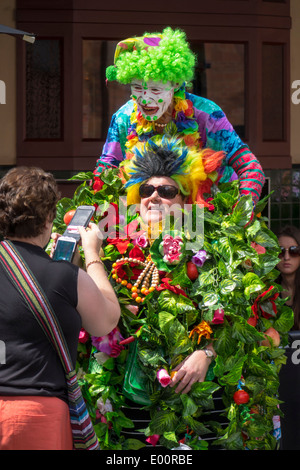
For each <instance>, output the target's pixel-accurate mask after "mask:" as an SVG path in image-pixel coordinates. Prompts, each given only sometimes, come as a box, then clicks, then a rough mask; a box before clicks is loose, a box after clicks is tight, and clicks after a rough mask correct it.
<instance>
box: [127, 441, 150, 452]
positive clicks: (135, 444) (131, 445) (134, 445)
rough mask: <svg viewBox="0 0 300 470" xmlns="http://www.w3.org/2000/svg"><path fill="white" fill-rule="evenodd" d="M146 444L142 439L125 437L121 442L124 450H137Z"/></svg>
mask: <svg viewBox="0 0 300 470" xmlns="http://www.w3.org/2000/svg"><path fill="white" fill-rule="evenodd" d="M145 445H146V444H144V443H143V442H142V441H139V440H138V439H126V440H125V441H124V443H123V449H124V450H139V449H142V448H143V447H145Z"/></svg>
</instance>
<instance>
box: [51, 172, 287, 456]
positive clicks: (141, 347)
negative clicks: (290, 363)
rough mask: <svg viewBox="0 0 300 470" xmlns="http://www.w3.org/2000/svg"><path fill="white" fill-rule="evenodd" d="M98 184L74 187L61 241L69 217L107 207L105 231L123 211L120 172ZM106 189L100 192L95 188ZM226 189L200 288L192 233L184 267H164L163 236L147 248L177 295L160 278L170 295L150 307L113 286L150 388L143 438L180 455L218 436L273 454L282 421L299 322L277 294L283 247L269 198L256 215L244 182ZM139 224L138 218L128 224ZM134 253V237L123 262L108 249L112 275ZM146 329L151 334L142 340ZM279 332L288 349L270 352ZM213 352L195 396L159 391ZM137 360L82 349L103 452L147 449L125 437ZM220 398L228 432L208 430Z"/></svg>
mask: <svg viewBox="0 0 300 470" xmlns="http://www.w3.org/2000/svg"><path fill="white" fill-rule="evenodd" d="M97 178H98V179H97ZM97 178H96V177H95V176H94V175H93V174H90V173H87V174H80V175H76V176H75V177H74V179H81V180H82V181H83V182H82V184H81V185H80V186H79V187H78V188H77V190H76V191H75V194H74V197H73V198H72V199H66V198H65V199H62V200H61V201H60V202H59V204H58V208H57V218H56V220H55V229H56V230H57V231H59V232H61V233H62V232H63V231H64V228H65V227H64V224H63V216H64V214H65V212H66V211H68V210H70V209H73V208H76V207H77V206H78V205H81V204H93V205H97V206H98V207H101V210H100V211H97V215H96V217H95V222H98V221H100V220H102V219H103V218H104V217H105V210H107V209H108V205H109V204H110V203H114V204H117V203H118V199H119V195H121V194H124V189H123V186H122V181H121V179H120V178H119V175H118V170H113V169H110V170H105V171H103V173H102V174H101V178H100V177H97ZM90 180H92V182H91V181H90ZM99 180H101V184H100V187H99V186H98V188H97V191H96V190H94V185H95V183H99ZM219 189H220V190H216V191H215V194H214V199H213V201H212V204H213V206H214V209H213V210H212V211H210V210H208V209H205V211H204V243H203V250H205V251H206V255H207V258H206V261H205V263H204V264H203V266H202V267H201V268H198V272H199V276H198V278H197V279H196V280H195V281H193V282H192V281H191V280H190V279H189V278H188V276H187V270H186V263H187V261H189V260H190V259H191V258H192V256H193V254H194V253H193V251H192V250H191V249H190V248H189V249H187V247H186V246H187V245H186V241H187V240H188V241H189V242H191V241H193V240H190V238H189V236H188V234H186V233H185V232H184V229H183V232H182V234H181V236H182V239H183V242H184V246H183V248H182V251H183V254H184V256H183V257H182V258H181V260H180V262H179V263H178V264H177V265H172V266H170V265H166V263H165V261H163V259H162V256H161V253H160V252H159V244H160V242H161V240H162V235H160V237H159V238H158V239H157V240H155V241H154V243H153V244H152V246H151V247H150V248H149V245H148V246H147V247H146V248H145V249H143V252H144V255H145V257H146V256H148V255H149V254H151V257H152V260H153V261H154V262H155V264H156V265H157V266H158V267H159V269H160V270H164V271H165V273H167V275H168V285H166V284H164V283H163V282H162V278H163V275H161V283H162V284H161V286H163V288H162V289H157V290H155V291H154V292H152V293H150V294H149V295H147V297H146V300H145V301H144V302H143V303H141V304H135V301H134V300H133V299H132V298H131V292H130V290H128V289H127V288H126V287H125V286H123V285H121V284H120V283H118V282H116V279H113V278H112V277H110V279H111V282H112V284H113V286H114V288H115V291H116V293H117V295H118V298H119V302H120V305H121V310H122V317H121V321H120V324H119V329H120V332H121V334H122V335H123V337H125V338H127V337H129V336H130V335H134V337H135V338H136V339H135V341H137V344H138V364H139V367H140V371H141V374H142V375H143V376H144V377H146V378H147V381H148V383H149V387H148V391H149V404H148V405H146V406H145V408H146V409H147V410H149V412H150V415H151V421H150V424H149V427H148V428H147V429H144V430H142V431H143V432H142V436H143V435H144V436H145V437H149V436H151V435H156V434H157V435H160V443H161V444H162V445H163V446H165V447H167V448H173V447H177V445H178V441H179V440H180V439H182V438H184V439H185V442H186V443H187V444H188V445H189V446H190V447H191V448H193V449H198V450H204V449H207V448H209V444H208V443H207V442H206V441H205V439H204V440H203V439H201V440H199V439H198V436H200V437H201V436H204V435H208V434H211V433H217V436H218V440H217V442H216V443H217V444H219V445H222V446H223V447H224V448H226V449H230V450H242V449H245V448H247V449H265V450H269V449H274V448H275V446H276V439H275V437H274V436H273V418H274V417H275V416H277V415H278V414H280V410H279V409H278V405H279V404H280V401H279V400H278V386H279V379H278V375H279V371H280V368H281V367H282V366H283V365H284V363H285V355H284V348H282V346H285V345H286V344H287V334H288V331H289V330H290V328H291V327H292V325H293V313H292V311H291V309H290V308H289V307H287V306H286V305H285V303H284V300H283V299H281V298H280V296H279V294H280V291H281V287H280V286H279V285H278V284H276V278H277V276H278V272H277V271H276V265H277V263H278V253H279V247H278V243H277V240H276V237H275V235H274V234H273V233H272V232H271V231H270V230H269V229H268V226H267V221H266V220H265V219H262V218H260V217H259V212H260V211H261V210H262V208H263V207H264V204H265V203H266V202H267V198H265V199H264V200H263V201H260V202H259V203H258V205H257V207H256V209H255V210H254V211H253V206H252V200H251V197H250V196H243V197H240V196H239V189H238V183H237V182H234V183H231V184H228V183H227V184H224V185H222V186H221V187H220V188H219ZM136 217H137V215H132V214H131V215H129V217H128V221H131V220H134V219H135V218H136ZM119 230H120V231H121V228H120V226H119ZM123 231H124V227H122V232H123ZM189 245H190V244H189ZM133 247H134V244H133V242H132V239H131V238H130V237H129V238H128V246H127V249H126V251H125V252H124V253H122V254H121V253H120V252H119V251H118V246H117V245H116V244H110V243H108V242H107V240H105V241H104V245H103V255H104V256H103V259H104V261H105V262H106V263H107V271H108V274H109V275H111V267H112V263H114V262H115V261H116V260H117V259H120V258H122V256H129V253H130V251H131V250H132V249H133ZM124 272H125V274H123V278H122V279H123V280H124V279H125V280H129V281H130V280H131V277H132V276H133V268H132V267H129V266H128V265H127V266H124ZM131 306H133V307H134V308H136V309H137V307H138V312H135V313H132V312H131V311H130V310H129V309H128V307H129V308H130V307H131ZM217 310H218V311H223V313H224V316H223V318H222V320H221V321H215V313H216V311H217ZM254 320H255V321H254ZM203 322H204V324H206V325H208V326H209V327H210V328H211V333H210V334H209V336H208V337H206V336H205V335H204V336H200V337H199V338H198V341H197V335H195V338H194V336H193V335H191V332H192V330H193V328H195V327H197V326H199V324H203ZM253 325H255V326H253ZM139 327H142V328H141V329H140V330H139V332H138V333H136V331H137V329H138V328H139ZM270 327H273V328H275V329H276V330H277V331H278V332H279V334H280V336H281V347H277V346H275V345H274V344H273V345H271V346H270V347H266V346H263V345H261V340H262V339H264V332H265V331H266V330H267V329H268V328H270ZM195 331H196V330H195ZM211 342H212V343H213V346H214V349H215V351H216V352H217V354H218V355H217V358H216V360H215V361H214V362H213V364H212V366H211V367H210V369H209V371H208V374H207V377H206V380H205V382H202V383H195V384H194V385H193V386H192V389H191V391H190V392H189V393H188V394H176V393H175V391H174V389H173V388H171V387H165V388H163V387H162V386H161V385H160V383H159V382H158V380H157V378H156V373H157V371H158V370H159V369H160V368H164V369H166V370H167V371H168V372H169V373H171V371H172V370H173V369H174V368H175V367H176V366H177V365H178V364H180V363H181V362H182V361H183V360H184V359H185V358H186V357H187V356H188V355H190V354H191V353H192V352H193V351H194V350H195V349H199V348H203V347H205V346H206V345H207V344H209V343H211ZM128 351H129V349H128V346H125V347H124V348H123V349H121V350H120V354H119V355H114V356H113V355H112V356H105V355H104V354H103V353H99V352H98V351H97V350H96V349H95V347H94V346H92V344H91V339H89V340H88V341H87V343H85V344H82V343H79V347H78V364H77V369H78V373H79V375H80V377H81V379H80V380H81V387H82V391H83V393H84V396H85V398H86V401H87V404H88V406H89V410H90V413H91V416H92V418H93V421H94V423H95V429H96V432H97V435H98V438H99V441H100V443H101V447H102V448H103V449H139V448H140V447H142V446H143V445H144V443H143V442H142V438H141V440H140V441H139V440H135V439H126V438H125V437H124V435H123V433H122V430H123V429H124V428H131V427H132V422H131V420H130V419H129V418H127V417H126V406H127V404H126V399H125V396H124V393H123V392H124V391H123V383H124V377H125V373H126V370H127V365H128V359H129V357H128ZM100 356H101V357H100ZM238 388H243V389H244V390H245V391H247V392H248V394H249V397H250V399H249V402H248V403H247V404H243V405H238V404H236V403H235V402H234V399H233V395H234V392H235V391H236V390H237V389H238ZM217 391H219V392H220V391H221V392H222V399H223V403H224V407H225V409H226V411H225V414H226V416H225V418H226V419H227V425H226V427H225V428H224V427H222V426H220V424H219V423H217V422H214V421H213V419H212V420H210V421H207V420H206V421H205V422H204V421H203V417H204V415H207V413H209V411H210V410H212V409H213V397H214V395H215V393H216V392H217ZM100 398H101V399H102V400H103V401H104V402H105V401H107V400H109V402H110V403H111V404H112V409H113V411H109V412H106V413H105V419H102V418H103V417H102V418H101V419H102V421H101V419H100V418H99V410H98V411H97V409H98V408H99V406H97V402H98V400H99V399H100ZM212 449H213V446H212Z"/></svg>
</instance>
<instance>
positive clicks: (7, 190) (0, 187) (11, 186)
mask: <svg viewBox="0 0 300 470" xmlns="http://www.w3.org/2000/svg"><path fill="white" fill-rule="evenodd" d="M59 197H60V196H59V193H58V188H57V184H56V181H55V179H54V177H53V175H51V174H50V173H46V172H45V171H44V170H42V169H40V168H35V167H24V166H22V167H16V168H13V169H11V170H10V171H8V173H6V175H5V176H4V177H3V178H2V179H1V180H0V233H1V235H2V236H4V237H18V238H29V237H36V236H38V235H40V234H41V233H42V232H43V230H44V228H45V223H46V222H47V220H50V221H53V220H54V218H55V215H56V204H57V202H58V200H59Z"/></svg>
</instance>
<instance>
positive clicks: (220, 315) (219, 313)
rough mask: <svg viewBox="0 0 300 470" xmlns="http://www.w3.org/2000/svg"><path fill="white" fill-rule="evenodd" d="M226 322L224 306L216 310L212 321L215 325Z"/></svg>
mask: <svg viewBox="0 0 300 470" xmlns="http://www.w3.org/2000/svg"><path fill="white" fill-rule="evenodd" d="M223 322H224V310H223V309H222V308H218V309H217V310H215V311H214V317H213V319H212V323H213V324H214V325H219V324H221V323H223Z"/></svg>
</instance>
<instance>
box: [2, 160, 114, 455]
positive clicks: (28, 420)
mask: <svg viewBox="0 0 300 470" xmlns="http://www.w3.org/2000/svg"><path fill="white" fill-rule="evenodd" d="M58 197H59V194H58V188H57V185H56V182H55V180H54V178H53V176H52V175H51V174H48V173H45V172H44V171H43V170H41V169H38V168H26V167H19V168H14V169H12V170H10V171H9V172H8V173H7V174H6V175H5V176H4V177H3V178H2V180H1V181H0V233H1V235H2V236H3V237H4V239H5V241H4V242H1V250H2V251H1V266H0V298H1V303H0V339H1V342H3V343H4V344H5V357H4V358H1V359H2V360H1V361H0V449H1V450H72V448H73V439H72V432H71V423H70V414H69V407H68V394H67V384H66V376H65V371H64V369H63V366H62V364H61V362H60V358H59V356H58V354H57V352H56V351H55V349H54V348H53V345H52V344H51V342H50V341H49V339H48V338H47V336H46V335H45V333H44V331H43V330H42V328H41V326H40V325H39V324H38V322H37V321H36V319H35V318H34V315H33V314H32V311H31V309H30V307H29V306H28V304H27V303H25V302H24V300H23V298H22V296H21V295H19V291H18V290H17V289H16V288H15V285H14V284H13V283H12V282H11V279H10V277H9V275H8V274H7V272H6V269H5V263H3V262H2V261H3V252H4V251H5V248H4V247H7V246H8V247H10V248H11V250H12V252H14V253H16V254H17V256H18V257H19V259H21V261H24V263H25V264H24V265H25V267H26V266H28V268H29V270H30V272H31V273H32V276H33V279H34V278H35V279H36V280H37V282H38V284H39V286H40V287H41V289H42V291H43V292H44V293H45V295H46V298H48V300H49V303H50V305H51V306H52V310H53V311H54V313H55V316H56V319H57V322H58V324H59V325H60V327H61V329H62V332H63V335H64V337H65V339H66V343H67V346H68V350H69V352H70V356H71V361H72V362H73V368H74V367H75V363H76V357H77V345H78V338H79V332H80V329H81V327H84V328H85V329H86V330H87V331H89V332H90V333H91V334H94V335H103V334H107V333H109V332H110V331H111V330H112V329H113V328H114V327H115V326H116V324H117V322H118V320H119V317H120V308H119V303H118V300H117V298H116V296H115V293H114V291H113V289H112V287H111V285H110V283H109V281H108V279H107V276H106V273H105V270H104V267H103V265H102V262H101V260H100V258H99V251H100V248H101V244H102V238H101V234H100V232H99V230H98V227H97V226H96V225H95V224H90V226H89V228H88V229H87V230H85V229H82V228H81V229H80V235H81V240H82V247H83V250H84V253H85V256H86V267H87V272H85V271H83V270H82V269H80V268H78V267H77V266H75V265H73V264H71V263H69V262H67V261H54V260H52V259H51V258H50V257H49V256H48V254H47V253H46V252H45V251H44V247H45V246H46V245H47V244H48V242H49V239H50V235H51V231H52V223H53V220H54V217H55V214H56V204H57V201H58ZM5 259H6V258H5ZM13 273H14V274H16V272H13ZM21 281H22V279H21ZM21 285H22V286H23V287H24V284H22V283H21ZM25 289H26V288H25ZM99 305H101V308H99ZM3 343H2V344H3ZM97 444H98V443H97Z"/></svg>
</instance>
